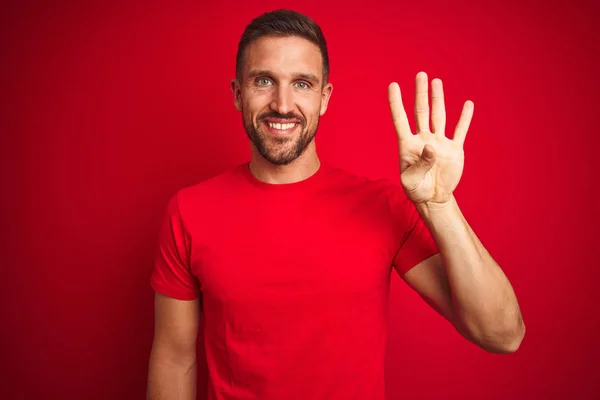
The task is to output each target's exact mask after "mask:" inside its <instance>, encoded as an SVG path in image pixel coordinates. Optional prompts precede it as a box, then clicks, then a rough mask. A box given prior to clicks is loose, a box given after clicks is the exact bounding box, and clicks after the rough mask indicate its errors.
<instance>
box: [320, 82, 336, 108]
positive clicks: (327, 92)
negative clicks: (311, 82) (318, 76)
mask: <svg viewBox="0 0 600 400" xmlns="http://www.w3.org/2000/svg"><path fill="white" fill-rule="evenodd" d="M332 92H333V85H332V84H331V83H328V84H326V85H325V86H324V87H323V89H322V90H321V110H320V113H319V115H321V116H322V115H323V114H325V111H327V104H329V99H330V98H331V93H332Z"/></svg>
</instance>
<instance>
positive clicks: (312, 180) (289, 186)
mask: <svg viewBox="0 0 600 400" xmlns="http://www.w3.org/2000/svg"><path fill="white" fill-rule="evenodd" d="M320 163H321V165H320V166H319V169H317V171H316V172H315V173H313V174H312V175H310V176H309V177H308V178H305V179H303V180H301V181H298V182H292V183H268V182H263V181H261V180H260V179H258V178H257V177H255V176H254V175H253V174H252V171H251V170H250V162H249V161H248V162H245V163H244V164H242V165H240V169H241V171H242V173H243V175H244V177H245V178H246V180H247V181H248V182H249V183H250V184H252V185H253V186H255V187H257V188H259V189H262V190H270V191H290V190H298V189H309V188H311V187H314V186H315V185H316V184H318V183H319V182H320V181H321V180H322V179H323V175H325V170H326V168H327V163H325V162H323V161H320Z"/></svg>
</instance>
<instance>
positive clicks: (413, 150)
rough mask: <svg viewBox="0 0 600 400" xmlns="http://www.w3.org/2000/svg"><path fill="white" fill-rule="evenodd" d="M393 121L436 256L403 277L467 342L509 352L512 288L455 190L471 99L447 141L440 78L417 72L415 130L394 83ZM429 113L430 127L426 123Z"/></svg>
mask: <svg viewBox="0 0 600 400" xmlns="http://www.w3.org/2000/svg"><path fill="white" fill-rule="evenodd" d="M388 98H389V103H390V110H391V113H392V120H393V122H394V127H395V129H396V133H397V134H398V145H399V150H400V180H401V183H402V187H403V189H404V191H405V193H406V195H407V197H408V198H409V199H410V200H411V201H412V202H413V203H414V204H415V206H416V208H417V210H418V212H419V214H420V215H421V217H422V219H423V221H424V222H425V224H426V225H427V227H428V228H429V231H430V232H431V235H432V236H433V238H434V240H435V242H436V244H437V247H438V249H439V253H440V254H439V255H438V256H433V257H430V258H429V259H427V260H425V261H423V262H421V263H420V264H418V265H416V266H415V267H414V268H413V270H411V271H408V272H407V273H406V274H405V277H404V278H405V280H406V281H407V282H408V284H409V285H410V286H411V287H413V288H414V289H415V290H416V291H417V292H418V293H419V294H420V295H421V296H422V297H424V298H425V299H426V300H427V301H428V302H429V303H430V304H431V305H433V306H434V308H435V309H436V310H438V311H439V312H440V313H441V314H442V315H444V316H445V317H446V318H447V319H448V320H450V321H451V322H452V323H453V324H454V326H455V327H456V328H457V329H458V330H459V332H461V333H462V334H463V336H465V337H466V338H468V339H469V340H471V341H473V342H474V343H476V344H478V345H479V346H481V347H482V348H484V349H486V350H488V351H491V352H499V353H507V352H514V351H516V349H517V348H518V347H519V345H520V343H521V341H522V339H523V336H524V334H525V325H524V324H523V319H522V317H521V312H520V310H519V305H518V303H517V299H516V296H515V293H514V291H513V289H512V287H511V285H510V283H509V281H508V279H507V278H506V276H505V275H504V273H503V272H502V270H501V269H500V267H499V266H498V264H496V262H495V261H494V260H493V259H492V257H491V256H490V255H489V254H488V252H487V251H486V249H485V248H484V247H483V245H482V244H481V242H480V241H479V239H478V238H477V236H476V235H475V233H474V232H473V230H472V229H471V227H470V226H469V224H468V223H467V221H466V220H465V218H464V216H463V215H462V213H461V211H460V209H459V207H458V204H457V203H456V199H455V197H454V195H453V193H454V190H455V189H456V187H457V185H458V182H459V180H460V178H461V176H462V172H463V168H464V142H465V138H466V135H467V131H468V129H469V126H470V123H471V119H472V117H473V110H474V104H473V102H472V101H467V102H465V104H464V106H463V111H462V113H461V116H460V118H459V120H458V124H457V125H456V128H455V130H454V135H453V137H452V139H450V138H448V137H446V132H445V128H446V110H445V105H444V90H443V86H442V81H441V80H440V79H434V80H433V81H432V84H431V98H432V107H431V114H430V112H429V98H428V77H427V74H426V73H424V72H420V73H418V74H417V77H416V95H415V119H416V130H417V133H416V134H413V133H412V132H411V129H410V125H409V123H408V117H407V115H406V110H405V109H404V105H403V104H402V95H401V93H400V87H399V86H398V84H397V83H395V82H394V83H392V84H390V86H389V87H388ZM430 116H431V126H430V124H429V122H430Z"/></svg>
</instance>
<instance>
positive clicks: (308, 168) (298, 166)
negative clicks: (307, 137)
mask: <svg viewBox="0 0 600 400" xmlns="http://www.w3.org/2000/svg"><path fill="white" fill-rule="evenodd" d="M252 147H253V148H252V159H251V160H250V171H251V172H252V175H254V176H255V177H256V178H257V179H258V180H260V181H263V182H265V183H272V184H286V183H296V182H300V181H303V180H305V179H307V178H309V177H311V176H312V175H313V174H314V173H315V172H317V170H318V169H319V167H320V166H321V161H320V160H319V157H318V156H317V152H316V148H315V143H314V141H313V142H312V143H311V144H310V145H309V146H308V147H307V148H306V151H304V153H302V155H301V156H300V157H298V158H297V159H295V160H294V161H292V162H291V163H290V164H288V165H275V164H272V163H270V162H269V161H267V160H266V159H265V158H264V157H263V156H262V155H261V154H260V153H259V152H258V151H257V150H256V149H255V148H254V146H252Z"/></svg>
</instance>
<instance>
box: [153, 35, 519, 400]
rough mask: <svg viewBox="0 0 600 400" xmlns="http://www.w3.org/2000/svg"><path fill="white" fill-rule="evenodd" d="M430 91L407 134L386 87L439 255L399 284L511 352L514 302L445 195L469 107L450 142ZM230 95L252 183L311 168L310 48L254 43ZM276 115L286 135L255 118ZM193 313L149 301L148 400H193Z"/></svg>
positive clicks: (419, 87) (515, 330)
mask: <svg viewBox="0 0 600 400" xmlns="http://www.w3.org/2000/svg"><path fill="white" fill-rule="evenodd" d="M309 77H310V78H309ZM305 83H306V84H305ZM431 89H432V90H431V95H432V112H431V119H432V126H431V128H430V127H429V117H430V111H429V96H428V78H427V75H426V74H425V73H424V72H421V73H419V74H417V77H416V100H415V118H416V122H417V124H416V125H417V132H416V134H413V133H412V132H411V131H410V128H409V124H408V118H407V116H406V112H405V110H404V106H403V104H402V97H401V92H400V87H399V86H398V84H397V83H395V82H394V83H392V84H390V86H389V88H388V99H389V104H390V111H391V114H392V119H393V122H394V126H395V129H396V132H397V135H398V143H399V152H400V172H401V175H400V176H401V184H402V187H403V188H404V190H405V192H406V194H407V196H408V197H409V199H410V200H411V201H413V203H414V204H415V206H416V209H417V210H418V211H419V213H420V214H421V216H422V217H423V219H424V221H425V223H426V224H427V226H428V227H429V229H430V231H431V233H432V235H433V236H434V238H435V240H436V243H437V244H438V247H439V249H440V253H439V254H436V255H434V256H432V257H430V258H428V259H426V260H424V261H422V262H421V263H419V264H418V265H416V266H415V267H413V268H412V269H411V270H410V271H409V272H408V273H406V274H405V275H404V276H403V277H402V278H403V279H404V280H405V281H406V282H407V284H408V285H409V286H410V287H411V288H413V289H414V290H415V291H416V292H417V293H418V294H419V295H420V296H421V297H422V298H423V299H424V300H425V301H426V302H427V303H428V304H429V305H430V306H431V307H432V308H433V309H435V310H436V311H437V312H438V313H439V314H440V315H442V316H443V317H444V318H446V319H447V320H448V321H449V322H450V323H451V324H452V325H453V326H454V327H455V328H456V329H457V331H458V332H459V333H460V334H462V335H463V336H464V337H465V338H466V339H467V340H469V341H471V342H473V343H474V344H476V345H478V346H479V347H481V348H482V349H484V350H486V351H489V352H493V353H512V352H514V351H516V350H517V349H518V347H519V346H520V344H521V341H522V340H523V337H524V335H525V325H524V323H523V318H522V316H521V312H520V310H519V305H518V302H517V298H516V296H515V293H514V291H513V289H512V286H511V284H510V282H509V280H508V279H507V277H506V276H505V274H504V273H503V272H502V269H501V268H500V266H499V265H498V264H497V263H496V262H495V261H494V260H493V258H492V257H491V256H490V254H489V253H488V252H487V250H486V249H485V247H484V246H483V245H482V244H481V241H480V240H479V239H478V238H477V236H476V235H475V233H474V232H473V230H472V229H471V227H470V226H469V224H468V223H467V221H466V219H465V218H464V216H463V214H462V213H461V210H460V208H459V206H458V203H457V201H456V198H455V197H454V195H453V192H454V190H455V189H456V187H457V185H458V182H459V180H460V177H461V176H462V171H463V167H464V150H463V144H464V140H465V137H466V133H467V130H468V127H469V124H470V121H471V118H472V115H473V103H472V102H470V101H468V102H466V103H465V106H464V109H463V112H462V115H461V118H460V120H459V122H458V124H457V127H456V129H455V131H454V136H453V138H452V139H449V138H447V137H446V136H445V120H446V115H445V107H444V100H443V99H444V98H443V96H444V95H443V88H442V82H441V80H439V79H434V80H433V82H432V88H431ZM231 90H232V93H233V97H234V104H235V107H236V109H237V110H238V111H240V112H241V113H242V118H243V122H244V127H245V128H246V132H247V134H248V138H249V139H250V146H251V151H252V158H251V161H250V169H251V172H252V173H253V174H254V176H256V177H257V178H258V179H260V180H262V181H264V182H267V183H273V184H281V183H293V182H299V181H301V180H304V179H306V178H308V177H310V176H311V175H313V174H314V173H315V172H316V171H317V170H318V169H319V167H320V161H319V158H318V156H317V150H316V145H315V141H314V136H315V135H316V131H317V127H318V122H319V118H320V117H321V116H322V115H323V114H325V111H326V110H327V105H328V102H329V99H330V97H331V93H332V90H333V87H332V85H331V83H328V82H324V80H323V74H322V59H321V54H320V52H319V48H318V47H317V46H316V45H314V44H312V43H311V42H309V41H307V40H305V39H302V38H298V37H264V38H261V39H259V40H257V41H255V42H253V43H252V44H251V45H250V46H249V47H248V48H247V51H246V59H245V63H244V68H243V72H242V76H240V77H238V78H236V79H233V80H232V81H231ZM275 117H278V118H282V119H281V120H280V121H284V120H287V121H294V122H297V123H298V124H300V128H299V129H296V130H295V131H294V133H293V134H292V135H290V136H288V137H283V138H282V137H278V136H276V135H273V134H272V133H270V132H269V131H268V129H267V128H266V126H265V125H264V121H267V120H269V118H271V119H272V118H275ZM199 310H200V308H199V300H192V301H183V300H176V299H172V298H169V297H166V296H163V295H161V294H159V293H157V294H156V297H155V321H156V322H155V336H154V343H153V346H152V352H151V355H150V368H149V378H148V392H147V398H148V399H152V400H161V399H164V400H166V399H190V400H191V399H195V398H196V371H197V368H196V340H197V336H198V325H199Z"/></svg>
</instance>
